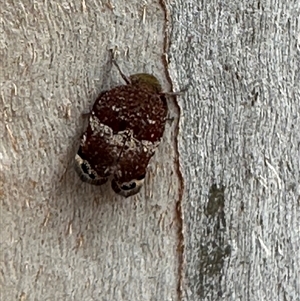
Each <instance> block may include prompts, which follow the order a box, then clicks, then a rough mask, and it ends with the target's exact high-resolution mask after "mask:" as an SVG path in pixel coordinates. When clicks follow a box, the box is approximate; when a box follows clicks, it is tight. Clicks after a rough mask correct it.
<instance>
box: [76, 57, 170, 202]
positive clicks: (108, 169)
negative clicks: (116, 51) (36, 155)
mask: <svg viewBox="0 0 300 301" xmlns="http://www.w3.org/2000/svg"><path fill="white" fill-rule="evenodd" d="M113 63H114V65H115V66H116V67H117V69H118V71H119V73H120V75H121V76H122V78H123V80H124V81H125V83H126V84H125V85H121V86H117V87H115V88H113V89H111V90H108V91H104V92H102V93H100V95H99V96H98V97H97V99H96V101H95V103H94V105H93V108H92V111H91V113H90V115H89V124H88V127H87V130H86V131H85V133H84V134H83V135H82V138H81V144H80V147H79V149H78V152H77V154H76V156H75V169H76V171H77V173H78V174H79V176H80V178H81V180H82V181H84V182H87V183H90V184H93V185H102V184H104V183H105V182H107V180H108V179H109V178H112V181H111V187H112V189H113V190H114V191H115V192H116V193H117V194H120V195H122V196H124V197H129V196H132V195H134V194H136V193H138V192H139V191H140V189H141V187H142V185H143V182H144V179H145V175H146V170H147V166H148V163H149V160H150V159H151V157H152V156H153V155H154V152H155V150H156V149H157V147H158V145H159V143H160V140H161V138H162V136H163V133H164V129H165V123H166V120H167V114H168V107H167V101H166V97H165V95H166V94H167V93H163V92H162V88H161V85H160V83H159V81H158V80H157V78H156V77H154V76H153V75H150V74H147V73H139V74H133V75H131V76H129V77H127V76H126V75H125V74H123V73H122V71H121V69H120V67H119V66H118V64H117V63H116V61H115V60H113Z"/></svg>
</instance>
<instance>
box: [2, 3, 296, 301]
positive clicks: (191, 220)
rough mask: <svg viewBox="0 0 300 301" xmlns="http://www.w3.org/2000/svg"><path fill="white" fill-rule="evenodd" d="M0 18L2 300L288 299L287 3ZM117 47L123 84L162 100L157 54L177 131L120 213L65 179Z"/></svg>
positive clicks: (59, 8)
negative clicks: (131, 77) (131, 78)
mask: <svg viewBox="0 0 300 301" xmlns="http://www.w3.org/2000/svg"><path fill="white" fill-rule="evenodd" d="M123 2H125V1H123ZM126 2H127V1H126ZM164 7H165V8H167V10H168V11H169V14H165V11H164ZM1 10H2V11H1V17H2V22H1V39H0V51H1V56H0V68H1V69H0V70H1V71H0V79H1V102H0V123H1V124H0V126H1V130H0V137H1V144H0V200H1V209H0V210H1V212H0V215H1V216H0V229H1V236H0V242H1V246H0V247H1V249H0V252H1V257H0V269H1V273H0V286H1V287H0V299H1V300H162V301H164V300H192V301H193V300H196V301H197V300H243V301H244V300H249V301H252V300H268V301H273V300H280V301H286V300H297V298H299V291H300V285H299V271H300V252H299V249H300V240H299V231H300V213H299V212H300V211H299V205H300V187H299V182H300V162H299V158H300V153H299V148H300V128H299V111H300V70H299V68H300V67H299V61H300V35H299V32H300V25H299V15H300V2H299V1H278V0H275V1H269V0H265V1H246V0H242V1H237V0H233V1H215V0H212V1H193V2H192V1H179V0H178V1H172V2H170V3H167V4H166V6H164V2H163V1H161V2H160V3H159V2H155V1H148V2H147V3H146V2H145V3H144V2H140V1H130V3H129V2H127V3H126V4H124V3H121V1H115V2H113V1H111V2H109V1H108V2H105V1H103V2H101V1H87V0H86V1H77V0H74V1H42V0H38V1H35V2H33V1H29V0H23V1H13V0H8V1H6V2H5V3H4V2H3V3H2V4H1ZM166 24H169V26H170V28H171V29H172V30H170V32H169V33H170V36H169V37H168V32H165V26H166ZM168 38H170V42H171V47H170V49H168ZM116 47H117V49H118V51H119V57H118V61H119V63H120V65H121V67H122V69H123V71H124V72H125V73H127V74H132V73H136V72H148V73H153V74H155V75H156V76H157V77H158V78H160V79H161V82H162V84H163V87H164V90H166V91H168V90H169V89H170V86H169V83H168V81H167V79H166V75H167V76H168V74H167V73H166V70H165V67H166V61H164V60H165V58H166V57H163V58H162V55H163V54H164V52H165V51H167V52H168V53H167V54H168V56H167V63H168V64H169V72H170V76H171V78H172V80H173V82H174V83H175V88H174V90H178V89H180V88H183V87H184V86H186V85H187V84H188V83H189V89H188V91H187V92H186V94H185V95H184V96H181V97H179V98H178V101H179V105H180V107H181V115H180V117H181V118H180V124H179V125H180V128H179V129H180V131H179V133H178V130H177V121H178V110H177V107H176V103H175V102H174V100H173V99H171V98H170V99H169V108H170V117H174V118H175V120H174V122H173V123H170V124H168V125H167V127H166V132H165V136H164V139H163V141H162V144H161V146H160V148H159V150H158V152H157V153H156V155H155V156H154V157H153V159H152V160H151V164H150V167H149V172H148V175H147V177H146V185H145V188H144V189H143V190H142V192H141V193H140V194H139V195H137V196H135V197H131V198H128V199H123V198H122V197H119V196H116V195H115V194H114V193H113V192H112V190H111V188H110V186H109V184H106V185H104V186H101V187H94V186H90V185H88V184H85V183H82V182H81V181H80V179H79V178H78V177H77V175H76V174H75V172H74V170H73V166H72V165H73V158H74V155H75V153H76V150H77V147H78V144H79V137H80V135H81V133H82V132H83V131H84V129H85V126H86V121H85V120H84V118H83V117H82V116H81V115H82V113H84V112H87V111H88V110H89V108H90V107H91V105H92V103H93V101H94V100H95V98H96V96H97V95H98V93H99V92H100V91H102V90H104V89H107V88H109V87H113V86H115V85H117V84H120V83H122V79H121V78H120V76H119V75H118V73H117V71H116V70H115V69H114V68H113V67H112V66H111V64H110V61H109V52H108V49H115V48H116ZM167 72H168V71H167ZM177 140H178V145H179V155H180V162H181V171H182V173H183V175H184V181H185V189H184V194H183V198H182V196H181V193H182V190H181V179H180V173H179V172H178V163H177V162H178V156H177V151H176V149H177V145H176V143H177ZM181 208H182V209H181ZM181 210H182V211H183V218H184V224H183V234H184V237H183V238H182V236H181ZM182 245H183V248H182V247H181V246H182ZM182 254H183V255H184V257H183V259H184V262H183V264H182V260H181V256H180V255H182Z"/></svg>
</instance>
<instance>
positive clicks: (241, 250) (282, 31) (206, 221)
mask: <svg viewBox="0 0 300 301" xmlns="http://www.w3.org/2000/svg"><path fill="white" fill-rule="evenodd" d="M170 9H171V11H170V16H171V23H172V24H173V31H172V36H171V41H172V43H173V44H172V46H171V48H170V53H171V54H172V60H171V63H170V66H169V70H170V74H171V78H172V79H173V81H174V82H175V83H176V85H177V86H183V85H185V84H186V83H187V82H190V89H189V91H188V92H187V93H186V95H185V96H183V97H182V98H180V99H179V104H180V106H181V109H182V115H181V119H180V134H179V145H180V149H179V151H180V155H181V164H182V170H183V173H184V178H185V182H186V187H185V193H184V201H183V212H184V221H185V223H184V238H185V253H184V254H185V256H184V257H185V261H186V264H185V267H186V269H185V270H184V271H183V272H184V285H183V295H184V298H183V299H184V300H242V301H245V300H249V301H250V300H251V301H254V300H268V301H273V300H280V301H286V300H299V298H300V297H299V295H300V281H299V276H300V251H299V249H300V239H299V237H300V234H299V231H300V210H299V202H300V197H299V195H300V188H299V182H300V177H299V174H300V166H299V165H300V164H299V160H300V159H299V158H300V154H299V147H300V127H299V121H300V120H299V111H300V70H299V62H300V35H299V32H300V25H299V15H300V2H299V1H278V0H277V1H268V0H266V1H238V0H234V1H214V0H213V1H211V0H209V1H201V2H200V1H177V2H176V3H175V2H172V5H171V7H170ZM176 85H175V86H176Z"/></svg>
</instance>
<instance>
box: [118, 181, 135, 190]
mask: <svg viewBox="0 0 300 301" xmlns="http://www.w3.org/2000/svg"><path fill="white" fill-rule="evenodd" d="M135 187H136V183H135V182H133V183H130V184H129V185H127V184H126V185H122V186H121V189H122V190H131V189H133V188H135Z"/></svg>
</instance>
